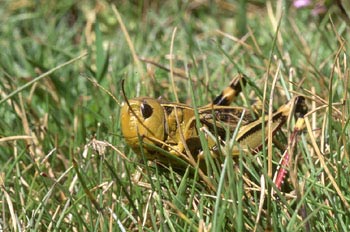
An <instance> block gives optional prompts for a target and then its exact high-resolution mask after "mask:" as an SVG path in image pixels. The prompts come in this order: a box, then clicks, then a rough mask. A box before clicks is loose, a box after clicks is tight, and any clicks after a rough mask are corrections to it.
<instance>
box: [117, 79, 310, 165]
mask: <svg viewBox="0 0 350 232" xmlns="http://www.w3.org/2000/svg"><path fill="white" fill-rule="evenodd" d="M246 82H247V81H246V79H245V77H244V76H243V75H239V76H238V77H236V78H234V79H233V80H232V81H231V83H230V85H229V86H228V87H226V88H225V89H224V90H223V91H222V93H221V94H220V95H219V96H217V97H216V98H215V99H214V100H213V102H212V103H210V104H207V105H205V106H202V107H199V108H198V115H199V121H200V122H201V124H202V126H201V127H200V128H199V127H198V126H197V124H196V117H195V110H194V109H193V108H192V107H191V106H189V105H186V104H181V103H171V102H166V101H164V100H159V99H154V98H149V97H139V98H133V99H129V100H128V99H127V98H125V102H124V103H123V105H122V108H121V131H122V134H123V136H124V139H125V141H126V143H127V144H128V145H129V146H130V147H131V148H132V149H133V150H134V152H135V153H136V154H138V155H139V156H142V154H143V155H145V158H146V159H148V160H155V161H156V162H158V163H161V164H164V165H169V164H170V165H172V167H173V168H175V169H184V168H186V167H187V166H188V165H189V164H191V165H193V166H194V165H195V164H196V163H203V162H201V160H203V158H202V155H201V154H202V151H203V149H202V145H201V142H200V139H199V130H200V129H203V128H205V130H204V131H209V132H211V133H212V134H215V133H216V134H217V137H218V138H217V139H215V138H213V137H212V136H209V135H206V140H207V143H208V146H209V149H210V151H211V152H212V154H213V155H214V156H215V155H217V153H218V152H217V150H218V149H217V148H218V146H219V144H218V143H221V142H220V141H225V140H226V139H227V138H226V136H227V134H228V133H227V131H229V132H232V133H233V132H234V131H235V129H236V127H237V124H238V122H241V127H240V128H239V130H238V134H237V137H236V144H237V145H235V146H234V147H233V149H232V155H234V156H237V155H239V153H240V151H241V150H242V149H243V150H246V151H249V150H256V149H258V148H259V147H261V145H262V142H263V141H262V138H263V136H264V138H267V134H268V129H267V128H265V135H263V129H262V124H263V123H265V125H267V122H268V116H266V115H263V116H260V117H258V118H257V119H254V116H253V115H252V114H251V113H249V111H248V110H246V109H245V108H244V107H232V106H229V105H230V104H231V103H232V101H233V100H234V99H235V98H236V97H237V96H238V94H239V93H240V92H241V90H242V88H243V87H244V86H245V84H246ZM294 106H295V113H302V114H304V113H305V112H306V111H307V107H306V104H305V99H304V98H303V97H301V96H299V97H296V98H293V99H292V100H290V101H289V102H287V103H286V104H285V105H282V106H281V107H280V108H279V109H278V110H277V111H275V112H274V113H273V115H272V127H271V130H272V133H273V134H274V133H275V132H276V131H277V130H278V129H279V128H281V126H282V125H283V124H284V123H285V122H286V121H287V118H288V117H289V115H290V114H291V112H292V109H293V108H294ZM243 112H244V116H242V114H243ZM232 133H231V134H232ZM140 142H141V144H140Z"/></svg>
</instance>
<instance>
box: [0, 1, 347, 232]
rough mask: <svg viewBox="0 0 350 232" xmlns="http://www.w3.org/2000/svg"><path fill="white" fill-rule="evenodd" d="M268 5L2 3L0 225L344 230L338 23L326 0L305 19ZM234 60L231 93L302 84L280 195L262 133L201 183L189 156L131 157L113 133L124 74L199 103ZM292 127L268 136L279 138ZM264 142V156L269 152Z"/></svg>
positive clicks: (343, 96) (285, 91) (131, 84)
mask: <svg viewBox="0 0 350 232" xmlns="http://www.w3.org/2000/svg"><path fill="white" fill-rule="evenodd" d="M282 3H283V1H280V2H278V3H273V4H271V3H270V2H265V1H240V2H239V3H229V2H223V1H218V2H216V3H215V4H214V3H210V2H209V1H203V2H192V1H188V2H187V1H177V2H176V3H174V2H173V1H165V2H163V1H143V2H142V3H133V2H129V1H120V2H119V4H117V5H116V6H114V5H110V4H109V3H108V2H107V1H99V2H97V3H95V2H87V3H86V4H84V6H83V5H78V4H75V3H72V2H70V1H60V2H59V3H56V2H51V3H50V4H49V3H45V4H39V5H37V4H36V2H34V1H27V2H21V4H20V3H18V4H16V3H15V2H11V1H9V2H7V3H5V4H4V6H3V7H2V9H0V15H1V16H0V18H1V19H2V22H6V23H3V24H1V26H0V31H1V33H0V37H1V39H0V48H1V49H2V52H1V55H0V66H1V69H0V78H1V79H0V80H1V81H0V118H1V120H0V163H1V165H0V180H1V181H0V186H1V190H2V191H1V193H0V198H1V200H0V202H1V218H0V226H1V228H0V230H4V231H7V230H14V231H21V230H49V231H51V230H74V231H86V230H89V231H100V230H111V231H115V230H117V231H143V230H145V231H158V230H161V231H164V230H170V231H209V230H212V231H243V230H247V231H251V230H255V231H261V230H264V229H273V230H274V231H347V230H349V229H350V228H349V225H350V217H349V214H348V212H349V204H350V195H349V191H348V189H349V186H350V183H349V178H347V177H348V175H349V172H350V170H349V150H350V145H349V143H347V141H348V140H349V139H350V138H349V137H350V135H349V131H350V130H349V118H350V117H349V112H350V109H349V95H348V92H349V86H350V85H349V73H350V72H349V61H348V59H349V45H348V43H347V41H349V33H348V32H349V25H348V24H346V22H347V21H346V20H344V19H343V18H341V17H338V13H339V7H338V6H337V5H331V6H329V11H328V12H329V14H326V15H324V16H318V17H313V16H312V15H310V11H309V10H307V9H304V10H297V9H295V8H293V6H291V5H288V4H286V5H283V4H282ZM116 10H117V11H118V12H119V16H117V15H118V14H117V13H116ZM175 28H176V30H175ZM131 47H132V48H133V49H131ZM171 47H172V49H171ZM85 53H87V55H86V56H84V57H81V58H79V59H77V60H75V61H74V62H71V63H68V64H66V65H65V66H60V65H61V64H64V63H65V62H67V61H69V60H72V59H74V58H77V57H79V56H80V55H82V54H85ZM145 60H146V61H147V62H145ZM170 60H171V62H172V63H171V64H170ZM154 64H159V65H161V66H162V67H166V68H168V69H172V70H173V71H174V77H173V78H172V77H171V74H170V72H169V70H166V69H163V68H159V67H157V66H156V65H154ZM238 72H240V73H244V74H245V75H246V76H248V77H249V80H250V81H249V84H248V85H247V87H246V88H245V89H244V97H242V98H241V99H240V100H239V101H238V103H237V104H238V105H243V106H247V105H248V104H249V102H250V100H251V99H253V98H255V97H257V98H260V99H262V100H263V102H264V103H266V105H268V103H269V99H270V98H273V101H272V102H273V108H274V109H277V108H278V106H280V105H282V104H284V103H285V102H286V101H287V100H288V99H290V98H291V96H294V95H303V96H305V97H306V98H307V102H308V105H309V113H308V115H307V117H306V125H307V127H306V129H305V131H304V133H302V135H301V136H300V138H299V140H298V143H297V147H296V149H295V154H294V160H293V165H292V166H291V167H290V172H289V173H290V175H289V176H290V178H288V179H287V180H286V182H285V183H284V186H283V189H282V191H281V192H279V191H277V195H278V199H276V198H274V197H272V196H271V195H269V193H270V190H271V188H272V186H273V183H272V180H271V177H269V175H268V166H267V164H268V158H267V157H268V151H267V148H268V147H267V146H265V148H266V149H265V150H263V151H261V152H259V153H258V154H256V155H255V156H253V155H247V154H242V155H241V156H240V158H239V159H238V160H232V159H227V161H226V163H225V165H226V166H225V167H226V169H225V173H224V174H222V170H218V171H217V172H214V173H217V174H218V175H213V176H212V177H211V178H212V179H211V182H212V184H213V186H214V188H215V190H220V191H213V189H210V188H208V186H207V185H206V184H205V182H203V181H202V179H200V178H199V177H198V175H197V174H196V173H195V174H193V173H191V172H190V170H186V171H184V173H181V174H178V173H176V172H174V171H172V168H171V167H168V168H169V170H167V171H164V169H163V168H160V167H159V166H157V165H155V164H153V163H147V165H145V162H142V160H140V159H139V158H137V157H136V156H135V154H134V152H133V151H132V150H131V149H130V148H128V147H127V146H126V145H125V142H124V140H123V138H122V136H121V133H120V118H119V113H120V104H121V102H122V101H123V96H122V94H121V80H122V79H124V80H125V91H126V94H127V96H128V97H129V98H133V97H137V96H148V97H154V98H157V97H159V96H162V97H164V98H166V99H168V100H171V101H175V100H176V98H177V97H176V95H175V93H177V96H178V99H179V101H180V102H183V103H188V104H190V105H194V104H195V105H197V106H199V105H204V104H207V103H208V102H210V101H211V99H212V98H213V97H214V96H215V95H216V94H217V93H219V92H220V91H221V90H222V89H223V87H225V86H226V85H227V83H229V81H230V80H231V78H232V77H233V76H234V75H235V74H237V73H238ZM189 78H191V82H189ZM274 78H277V84H276V87H275V88H273V87H272V82H273V79H274ZM91 80H96V82H97V83H98V84H96V83H95V82H94V81H91ZM172 81H174V82H173V83H174V84H172ZM191 85H192V87H191ZM104 89H105V90H107V91H108V92H109V93H107V91H105V90H104ZM111 95H113V96H115V99H113V98H112V97H111ZM191 98H192V99H191ZM292 126H293V125H292V124H290V125H288V126H284V127H283V128H282V130H281V132H280V133H278V134H277V135H276V136H275V140H277V141H278V142H279V143H280V144H282V147H286V145H287V144H288V138H289V134H290V131H292ZM287 127H290V128H287ZM269 149H272V154H273V156H272V157H273V162H274V163H277V162H278V161H279V159H280V155H281V153H282V151H281V150H280V149H278V145H275V146H273V147H272V148H269ZM233 163H235V164H233ZM141 167H142V168H143V169H142V170H141ZM220 174H221V175H222V176H220Z"/></svg>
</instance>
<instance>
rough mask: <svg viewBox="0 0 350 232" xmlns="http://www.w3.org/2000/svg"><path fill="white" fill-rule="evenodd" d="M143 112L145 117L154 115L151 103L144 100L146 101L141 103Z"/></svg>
mask: <svg viewBox="0 0 350 232" xmlns="http://www.w3.org/2000/svg"><path fill="white" fill-rule="evenodd" d="M141 113H142V117H143V118H144V119H147V118H149V117H151V116H152V114H153V109H152V107H151V106H150V105H149V104H147V103H145V102H144V103H142V104H141Z"/></svg>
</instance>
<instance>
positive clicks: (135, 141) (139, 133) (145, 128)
mask: <svg viewBox="0 0 350 232" xmlns="http://www.w3.org/2000/svg"><path fill="white" fill-rule="evenodd" d="M128 102H129V104H127V103H126V102H124V103H123V105H122V108H121V129H122V134H123V136H124V138H125V141H126V142H127V144H128V145H129V146H130V147H132V148H133V149H134V150H135V151H136V152H137V150H138V149H139V138H141V139H142V140H143V142H145V143H147V144H153V145H156V142H155V140H158V141H159V140H160V141H163V140H164V120H165V118H164V111H163V108H162V106H161V105H160V103H159V102H158V101H157V100H155V99H152V98H134V99H130V100H129V101H128ZM137 153H138V152H137Z"/></svg>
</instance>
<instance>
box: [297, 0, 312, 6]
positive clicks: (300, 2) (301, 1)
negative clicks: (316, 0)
mask: <svg viewBox="0 0 350 232" xmlns="http://www.w3.org/2000/svg"><path fill="white" fill-rule="evenodd" d="M293 5H294V7H295V8H302V7H306V6H309V5H311V0H294V1H293Z"/></svg>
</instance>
